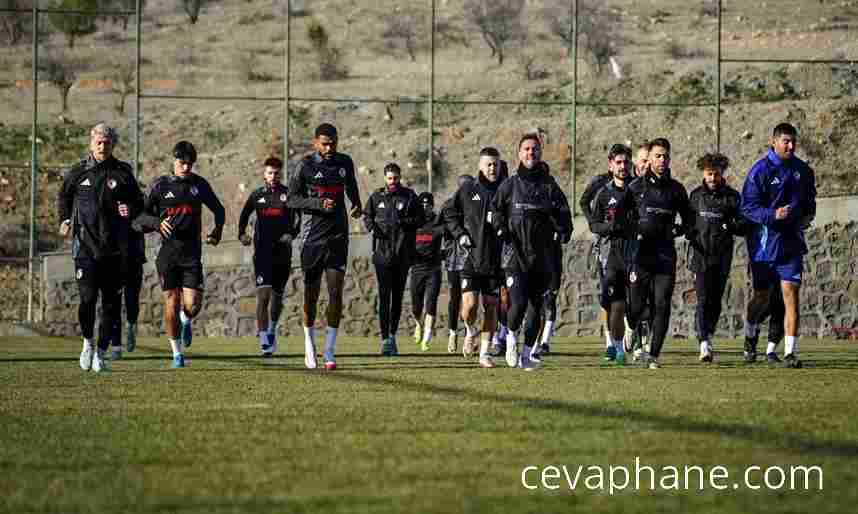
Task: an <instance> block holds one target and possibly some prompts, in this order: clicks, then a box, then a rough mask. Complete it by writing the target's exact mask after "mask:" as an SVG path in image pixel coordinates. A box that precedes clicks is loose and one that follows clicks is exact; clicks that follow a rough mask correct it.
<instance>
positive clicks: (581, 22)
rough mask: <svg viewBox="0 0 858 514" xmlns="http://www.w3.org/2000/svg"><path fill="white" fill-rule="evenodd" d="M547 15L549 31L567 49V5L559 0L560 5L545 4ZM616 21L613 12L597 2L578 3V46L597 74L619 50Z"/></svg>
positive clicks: (570, 42)
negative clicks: (547, 7)
mask: <svg viewBox="0 0 858 514" xmlns="http://www.w3.org/2000/svg"><path fill="white" fill-rule="evenodd" d="M547 17H548V19H550V20H551V33H552V34H554V35H555V36H557V37H559V38H560V39H561V40H562V42H563V46H565V47H566V48H567V50H570V51H571V50H572V47H573V46H574V44H575V35H574V32H573V28H574V27H573V23H574V22H575V18H574V17H573V16H572V13H571V12H570V10H569V7H568V5H566V4H565V3H563V2H560V6H555V7H553V8H549V9H548V11H547ZM618 21H619V20H618V19H617V16H616V15H615V14H614V13H612V12H611V11H609V10H608V9H606V8H604V7H602V6H600V5H598V4H594V3H592V2H584V1H582V2H579V4H578V27H577V28H578V48H581V49H583V50H584V52H585V53H586V54H587V56H588V57H589V59H590V62H591V63H593V65H594V66H595V67H596V73H597V74H601V73H602V71H603V70H604V69H605V66H606V65H607V64H608V63H610V61H611V57H614V56H616V55H618V54H619V50H620V47H621V45H622V37H621V36H620V31H619V27H618V25H617V22H618Z"/></svg>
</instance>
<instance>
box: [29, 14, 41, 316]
mask: <svg viewBox="0 0 858 514" xmlns="http://www.w3.org/2000/svg"><path fill="white" fill-rule="evenodd" d="M32 71H33V126H32V127H31V134H30V139H31V141H30V255H29V257H30V258H29V260H28V265H27V266H28V268H27V322H28V323H32V322H33V296H34V290H33V285H34V284H33V281H34V273H35V270H34V269H33V264H34V262H35V260H36V171H37V170H38V167H39V163H38V159H39V147H38V143H37V142H36V140H37V137H38V133H39V130H38V123H39V8H38V7H37V5H36V2H33V69H32Z"/></svg>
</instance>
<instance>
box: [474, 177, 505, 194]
mask: <svg viewBox="0 0 858 514" xmlns="http://www.w3.org/2000/svg"><path fill="white" fill-rule="evenodd" d="M477 182H479V183H480V185H481V186H483V187H484V188H486V189H488V190H489V191H494V190H496V189H497V188H498V186H499V185H500V180H495V181H494V182H492V181H490V180H489V179H487V178H486V177H485V176H484V175H483V174H482V172H480V173H477Z"/></svg>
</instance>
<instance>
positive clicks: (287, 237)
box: [277, 234, 294, 246]
mask: <svg viewBox="0 0 858 514" xmlns="http://www.w3.org/2000/svg"><path fill="white" fill-rule="evenodd" d="M292 239H294V238H293V237H292V234H283V235H282V236H280V239H278V240H277V242H278V243H280V244H281V245H283V246H292Z"/></svg>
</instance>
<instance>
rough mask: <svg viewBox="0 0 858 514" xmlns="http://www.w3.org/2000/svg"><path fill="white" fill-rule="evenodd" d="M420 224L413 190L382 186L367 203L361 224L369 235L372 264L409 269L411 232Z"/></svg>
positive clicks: (421, 210) (412, 244)
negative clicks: (390, 189)
mask: <svg viewBox="0 0 858 514" xmlns="http://www.w3.org/2000/svg"><path fill="white" fill-rule="evenodd" d="M422 222H423V207H422V206H421V205H420V202H419V201H418V200H417V194H416V193H415V192H414V190H413V189H409V188H407V187H404V186H399V187H398V188H397V189H396V190H395V191H389V190H388V188H386V187H382V188H379V189H377V190H376V191H375V192H374V193H372V195H370V197H369V200H368V201H367V202H366V210H365V212H364V223H366V229H367V230H368V231H370V232H372V258H373V262H375V263H376V264H380V265H383V266H406V267H407V266H409V265H410V264H411V261H412V259H413V258H414V233H415V231H416V229H417V227H418V226H419V225H420V224H421V223H422Z"/></svg>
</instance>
